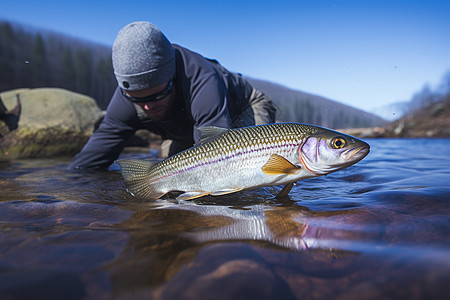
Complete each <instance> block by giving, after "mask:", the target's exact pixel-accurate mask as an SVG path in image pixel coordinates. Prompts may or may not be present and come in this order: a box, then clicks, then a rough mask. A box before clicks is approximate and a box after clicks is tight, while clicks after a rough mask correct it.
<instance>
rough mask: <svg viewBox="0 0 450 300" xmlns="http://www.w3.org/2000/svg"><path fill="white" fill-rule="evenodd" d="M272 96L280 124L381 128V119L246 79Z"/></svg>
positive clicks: (346, 106) (273, 85)
mask: <svg viewBox="0 0 450 300" xmlns="http://www.w3.org/2000/svg"><path fill="white" fill-rule="evenodd" d="M247 80H248V81H250V82H251V83H252V85H253V86H255V87H256V88H258V89H260V90H262V91H264V92H265V93H266V94H267V95H269V96H270V97H271V98H272V99H273V101H274V102H275V105H276V107H277V121H280V122H301V123H309V124H316V125H321V126H325V127H329V128H340V129H342V128H355V127H372V126H379V125H381V124H383V123H384V122H385V120H383V119H382V118H380V117H378V116H375V115H373V114H370V113H368V112H365V111H362V110H360V109H357V108H354V107H350V106H348V105H345V104H342V103H339V102H336V101H332V100H329V99H326V98H324V97H320V96H317V95H312V94H309V93H305V92H301V91H297V90H292V89H289V88H287V87H284V86H281V85H279V84H274V83H270V82H267V81H263V80H257V79H253V78H247Z"/></svg>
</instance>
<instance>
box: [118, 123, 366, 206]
mask: <svg viewBox="0 0 450 300" xmlns="http://www.w3.org/2000/svg"><path fill="white" fill-rule="evenodd" d="M199 130H200V134H201V138H200V141H199V142H198V143H197V144H196V145H195V146H193V147H192V148H189V149H187V150H185V151H183V152H180V153H178V154H176V155H174V156H171V157H169V158H167V159H165V160H162V161H160V162H157V163H155V162H149V161H144V160H137V159H126V160H119V161H117V163H118V164H119V166H120V169H121V173H122V176H123V178H124V181H125V184H126V187H127V191H128V192H129V193H130V194H131V195H133V196H135V197H138V198H142V199H148V200H156V199H158V198H160V197H162V196H164V195H165V194H167V193H168V192H171V191H181V192H184V193H183V194H181V195H180V196H178V197H177V199H181V200H188V199H194V198H198V197H202V196H206V195H211V196H219V195H224V194H228V193H234V192H237V191H241V190H245V189H250V188H257V187H262V186H270V185H286V186H285V187H284V188H283V189H282V191H281V192H280V194H279V195H281V196H285V195H287V194H288V193H289V191H290V190H291V188H292V186H293V184H294V183H295V182H296V181H298V180H301V179H305V178H311V177H316V176H320V175H326V174H329V173H332V172H335V171H337V170H340V169H343V168H346V167H348V166H351V165H353V164H354V163H356V162H358V161H360V160H361V159H363V158H364V157H365V156H366V155H367V154H368V153H369V149H370V147H369V145H368V144H367V143H365V142H363V141H361V140H359V139H357V138H355V137H352V136H349V135H346V134H343V133H340V132H337V131H332V130H329V129H326V128H322V127H318V126H313V125H307V124H300V123H276V124H267V125H258V126H250V127H244V128H237V129H223V128H217V127H203V128H200V129H199Z"/></svg>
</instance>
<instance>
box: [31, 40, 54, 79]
mask: <svg viewBox="0 0 450 300" xmlns="http://www.w3.org/2000/svg"><path fill="white" fill-rule="evenodd" d="M30 65H31V84H32V86H33V87H44V86H48V85H49V84H50V82H49V78H50V76H49V72H50V71H51V70H50V68H48V66H47V58H46V52H45V46H44V41H43V39H42V36H41V35H40V34H37V35H36V37H35V40H34V46H33V51H32V53H31V60H30Z"/></svg>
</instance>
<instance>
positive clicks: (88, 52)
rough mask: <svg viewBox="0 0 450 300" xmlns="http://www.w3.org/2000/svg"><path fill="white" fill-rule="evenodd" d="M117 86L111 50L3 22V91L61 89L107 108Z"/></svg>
mask: <svg viewBox="0 0 450 300" xmlns="http://www.w3.org/2000/svg"><path fill="white" fill-rule="evenodd" d="M116 86H117V82H116V80H115V78H114V74H113V72H112V63H111V49H110V48H109V47H107V46H103V45H99V44H94V43H89V42H85V41H82V40H79V39H75V38H71V37H68V36H65V35H62V34H58V33H54V32H48V31H37V30H35V29H33V28H30V27H25V26H19V25H17V24H13V23H10V22H7V21H0V91H5V90H11V89H16V88H39V87H59V88H64V89H67V90H71V91H74V92H77V93H81V94H84V95H88V96H90V97H92V98H94V99H95V100H96V101H97V104H98V105H99V106H100V108H102V109H104V108H106V106H107V105H108V102H109V100H110V98H111V96H112V93H113V92H114V89H115V87H116Z"/></svg>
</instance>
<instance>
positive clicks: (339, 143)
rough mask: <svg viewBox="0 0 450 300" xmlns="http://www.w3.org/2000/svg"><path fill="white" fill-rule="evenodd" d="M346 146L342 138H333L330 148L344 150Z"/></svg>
mask: <svg viewBox="0 0 450 300" xmlns="http://www.w3.org/2000/svg"><path fill="white" fill-rule="evenodd" d="M346 144H347V142H346V140H345V139H344V138H343V137H335V138H334V139H333V140H332V141H331V147H332V148H334V149H341V148H344V147H345V145H346Z"/></svg>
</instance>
